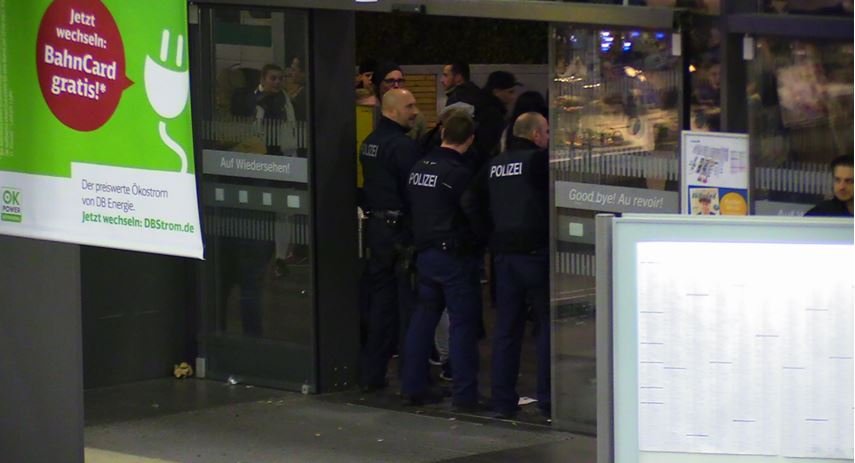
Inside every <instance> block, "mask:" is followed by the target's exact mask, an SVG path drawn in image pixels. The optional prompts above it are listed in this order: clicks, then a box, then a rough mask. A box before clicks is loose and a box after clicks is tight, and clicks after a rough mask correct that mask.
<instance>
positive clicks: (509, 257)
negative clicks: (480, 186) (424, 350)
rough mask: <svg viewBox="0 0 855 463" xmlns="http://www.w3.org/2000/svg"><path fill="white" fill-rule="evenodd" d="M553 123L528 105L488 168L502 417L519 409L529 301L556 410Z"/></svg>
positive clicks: (495, 388) (497, 397)
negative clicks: (552, 355)
mask: <svg viewBox="0 0 855 463" xmlns="http://www.w3.org/2000/svg"><path fill="white" fill-rule="evenodd" d="M548 144H549V123H548V122H547V121H546V119H545V118H544V117H543V116H542V115H541V114H539V113H536V112H529V113H524V114H522V115H521V116H519V118H518V119H517V120H516V122H515V124H514V132H513V137H512V138H511V139H510V140H509V141H508V149H507V150H506V151H505V152H503V153H501V154H499V155H498V156H496V157H494V158H493V159H491V160H490V163H489V165H488V168H487V169H486V175H487V186H488V192H489V197H490V201H489V204H490V216H491V217H492V221H493V233H492V234H491V235H490V251H491V252H492V253H493V255H494V259H493V261H494V266H495V272H496V328H495V333H494V335H493V360H492V376H491V380H490V381H491V386H492V401H493V404H492V405H493V410H494V411H495V412H496V413H497V415H498V416H500V417H502V418H510V417H513V416H514V415H515V414H516V412H517V409H518V405H517V404H518V402H519V395H517V392H516V383H517V375H518V374H519V369H520V349H521V345H522V336H523V331H524V328H525V324H526V318H527V317H526V309H527V308H528V306H529V304H530V305H531V310H532V313H533V315H534V319H535V323H536V324H537V327H536V329H537V399H538V405H539V407H540V409H541V411H542V412H543V414H544V415H546V416H549V415H550V410H551V400H550V384H549V383H550V373H549V368H550V361H549V334H550V333H549V331H550V324H549V253H548V250H549V171H548V169H549V155H548V152H547V147H548Z"/></svg>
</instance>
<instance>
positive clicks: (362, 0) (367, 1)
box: [353, 0, 379, 3]
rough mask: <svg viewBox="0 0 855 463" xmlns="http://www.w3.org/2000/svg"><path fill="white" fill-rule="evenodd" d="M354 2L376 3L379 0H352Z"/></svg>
mask: <svg viewBox="0 0 855 463" xmlns="http://www.w3.org/2000/svg"><path fill="white" fill-rule="evenodd" d="M353 1H354V2H356V3H377V2H378V1H379V0H353Z"/></svg>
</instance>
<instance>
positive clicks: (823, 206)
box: [805, 198, 852, 217]
mask: <svg viewBox="0 0 855 463" xmlns="http://www.w3.org/2000/svg"><path fill="white" fill-rule="evenodd" d="M823 216H825V217H852V213H851V212H849V208H848V207H846V203H844V202H843V201H841V200H839V199H837V198H831V199H829V200H828V201H823V202H821V203H819V204H817V205H816V206H814V207H813V208H812V209H811V210H809V211H807V212H805V217H823Z"/></svg>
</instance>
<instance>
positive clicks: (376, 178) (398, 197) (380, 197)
mask: <svg viewBox="0 0 855 463" xmlns="http://www.w3.org/2000/svg"><path fill="white" fill-rule="evenodd" d="M408 130H409V129H407V128H406V127H404V126H402V125H400V124H398V123H397V122H395V121H393V120H391V119H389V118H387V117H381V118H380V121H379V122H378V123H377V128H376V129H374V131H373V132H371V134H369V135H368V137H367V138H365V141H363V142H362V148H361V149H360V151H359V160H360V162H362V172H363V176H364V178H365V182H364V183H363V187H362V190H363V191H362V194H363V196H362V198H363V199H362V204H361V206H362V208H363V209H365V210H367V211H402V212H405V213H406V212H407V211H408V210H409V203H408V201H407V196H406V195H407V191H406V190H407V178H408V177H409V175H410V169H411V168H412V167H413V164H415V163H416V161H418V159H419V157H420V156H421V149H420V147H419V145H418V144H417V143H416V142H415V141H413V139H411V138H410V137H408V136H407V131H408Z"/></svg>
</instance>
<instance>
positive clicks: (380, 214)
mask: <svg viewBox="0 0 855 463" xmlns="http://www.w3.org/2000/svg"><path fill="white" fill-rule="evenodd" d="M365 215H366V216H368V218H369V219H381V220H383V221H384V222H386V225H389V226H392V227H397V226H398V225H399V224H400V223H401V222H402V221H403V220H404V213H403V212H401V211H392V210H382V209H380V210H378V209H374V210H369V211H365Z"/></svg>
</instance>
